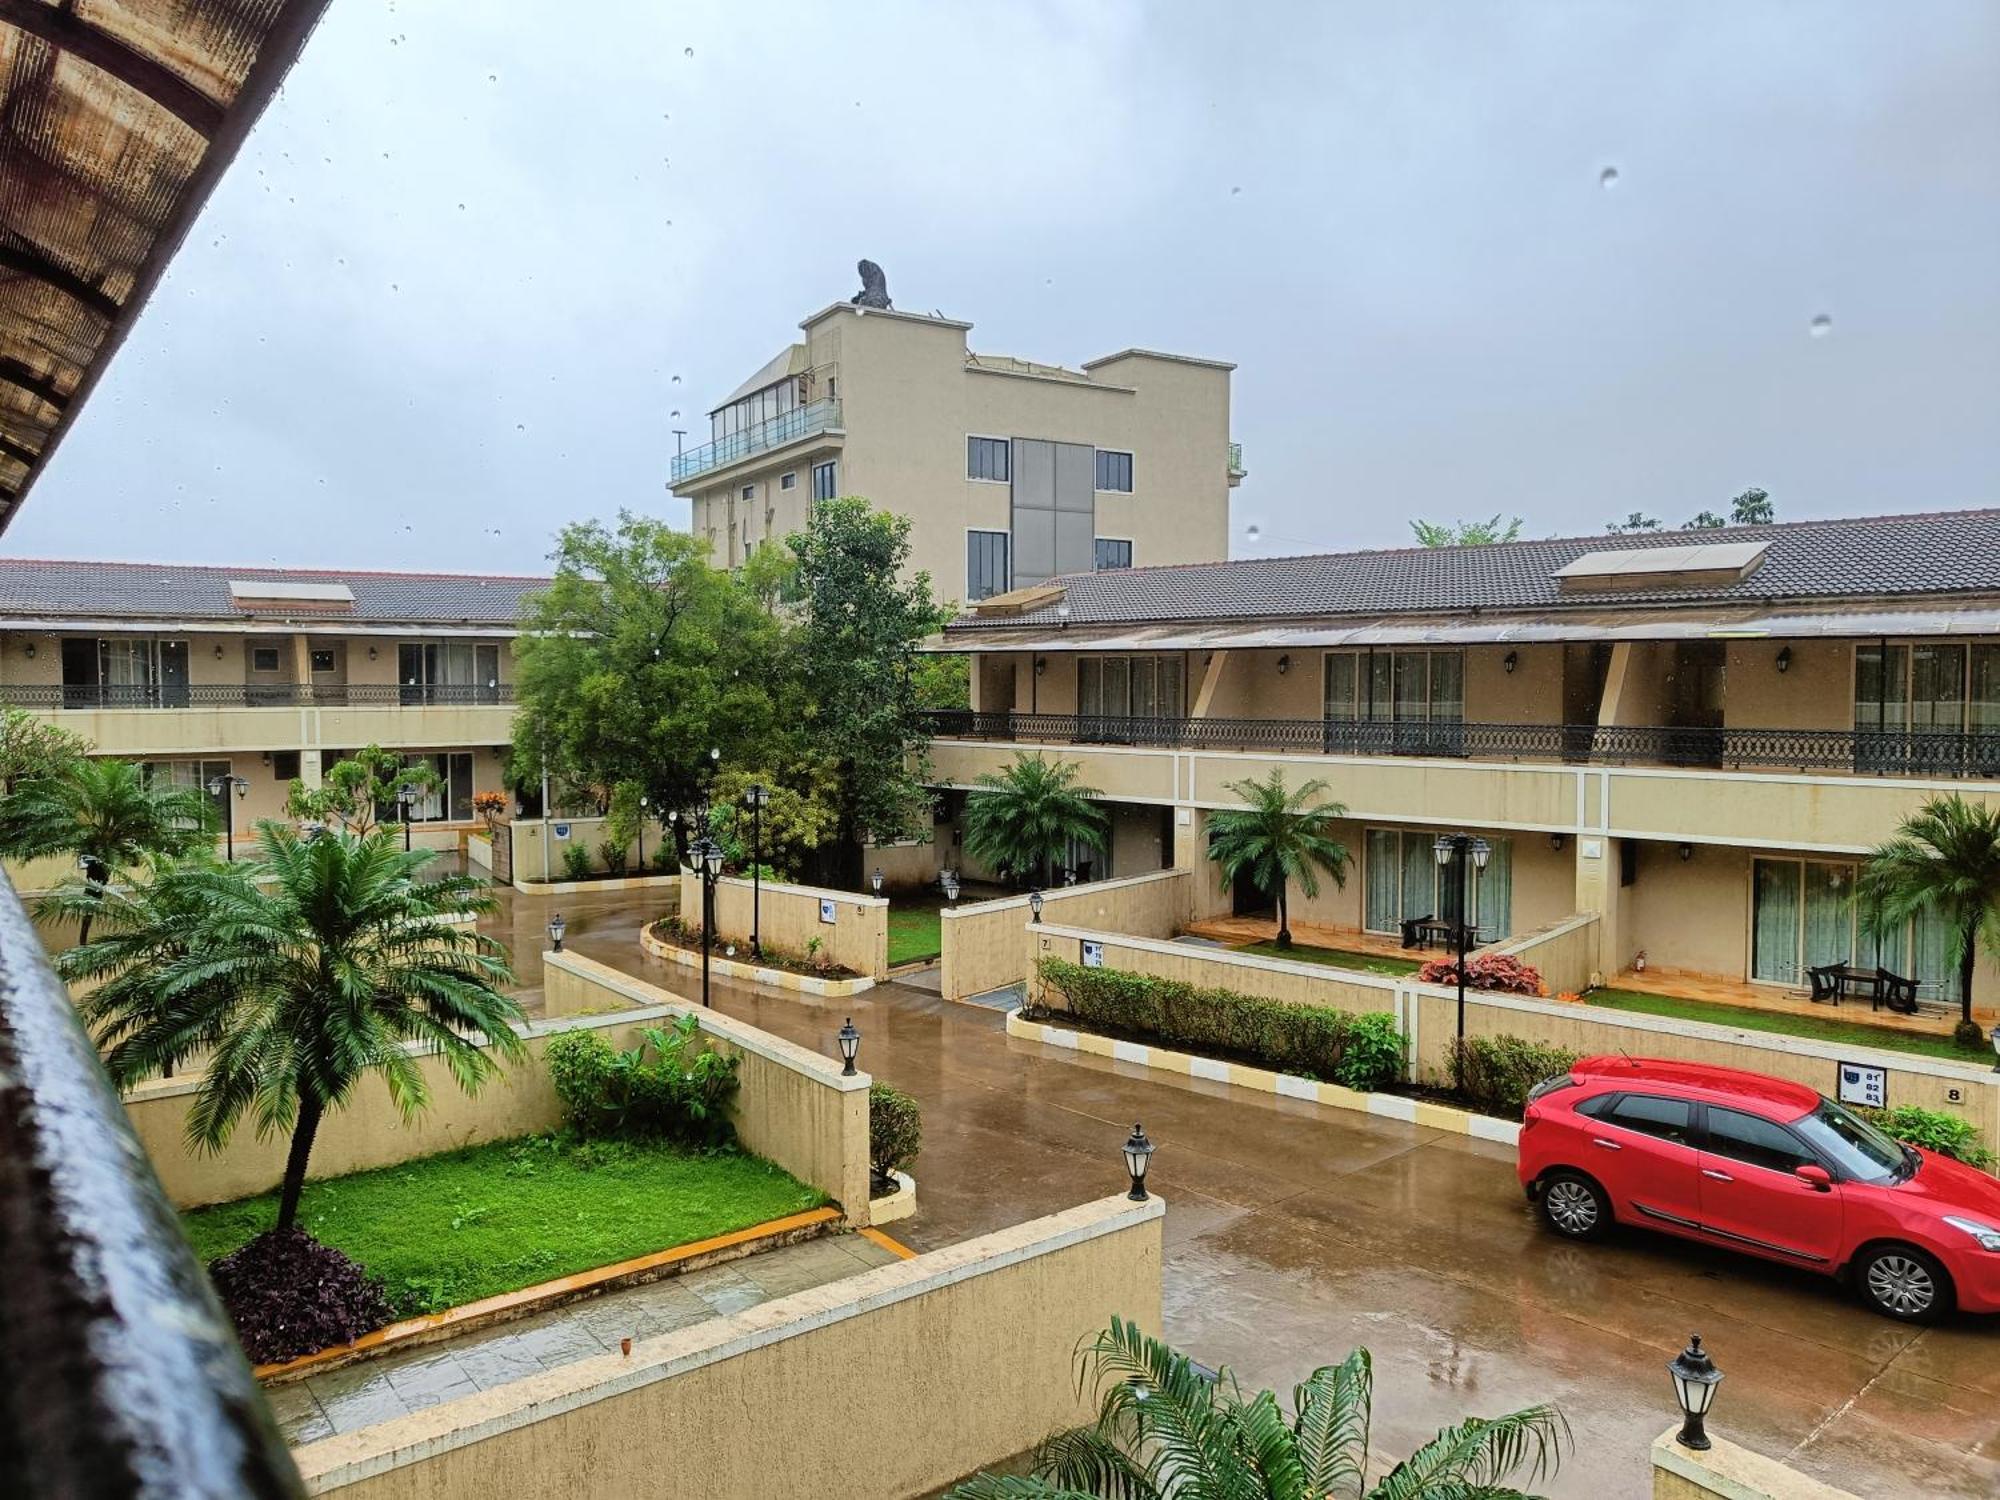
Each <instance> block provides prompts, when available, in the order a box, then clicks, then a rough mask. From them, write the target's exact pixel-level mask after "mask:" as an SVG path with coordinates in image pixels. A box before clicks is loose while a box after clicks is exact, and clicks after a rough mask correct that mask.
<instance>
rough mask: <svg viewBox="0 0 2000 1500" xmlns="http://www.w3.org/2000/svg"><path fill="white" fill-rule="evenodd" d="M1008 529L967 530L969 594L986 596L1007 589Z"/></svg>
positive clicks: (977, 597)
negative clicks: (1006, 530) (1005, 530)
mask: <svg viewBox="0 0 2000 1500" xmlns="http://www.w3.org/2000/svg"><path fill="white" fill-rule="evenodd" d="M1007 588H1008V578H1007V533H1006V532H1004V531H968V532H967V533H966V534H965V597H966V598H967V599H968V600H973V599H985V598H989V597H991V596H992V595H994V594H1004V593H1006V592H1007Z"/></svg>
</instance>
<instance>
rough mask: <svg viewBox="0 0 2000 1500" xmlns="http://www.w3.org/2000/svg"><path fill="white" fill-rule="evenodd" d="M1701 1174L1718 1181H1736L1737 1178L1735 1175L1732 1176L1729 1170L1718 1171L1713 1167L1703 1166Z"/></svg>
mask: <svg viewBox="0 0 2000 1500" xmlns="http://www.w3.org/2000/svg"><path fill="white" fill-rule="evenodd" d="M1701 1175H1702V1176H1704V1177H1713V1178H1714V1179H1715V1180H1716V1181H1717V1182H1734V1181H1735V1180H1736V1179H1735V1178H1734V1177H1731V1176H1730V1175H1729V1174H1728V1173H1727V1172H1718V1171H1716V1170H1715V1168H1713V1167H1703V1168H1702V1169H1701Z"/></svg>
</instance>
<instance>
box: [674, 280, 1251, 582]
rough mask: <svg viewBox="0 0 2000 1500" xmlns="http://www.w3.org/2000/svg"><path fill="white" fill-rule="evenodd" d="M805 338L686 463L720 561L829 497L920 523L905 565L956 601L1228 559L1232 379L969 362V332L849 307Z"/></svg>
mask: <svg viewBox="0 0 2000 1500" xmlns="http://www.w3.org/2000/svg"><path fill="white" fill-rule="evenodd" d="M799 326H800V327H801V328H802V329H803V330H804V332H805V337H804V339H803V340H802V341H800V342H798V343H795V344H793V345H791V346H790V347H788V348H786V349H785V350H784V351H782V352H781V353H780V354H779V355H778V356H777V357H776V358H775V359H773V360H772V361H771V362H770V363H769V364H767V365H765V366H764V367H763V368H762V369H761V370H758V371H757V372H756V373H755V374H754V375H752V376H750V378H749V379H747V380H745V381H744V382H743V383H742V384H741V385H740V386H738V387H737V388H736V389H735V390H734V391H732V392H731V393H730V394H729V396H728V397H727V398H726V399H725V400H723V402H722V403H721V404H720V405H719V406H717V407H716V408H715V410H714V411H712V412H711V413H710V417H709V420H710V433H709V438H710V441H708V442H707V443H705V444H703V445H702V446H700V447H698V448H691V449H688V450H687V451H685V452H682V453H679V454H676V455H675V457H674V461H673V470H672V472H673V490H674V493H675V494H677V495H680V496H683V497H685V498H687V499H688V500H690V501H691V502H692V503H693V507H694V516H693V524H694V530H695V534H696V535H697V536H703V537H706V538H707V540H708V544H709V548H710V552H711V555H712V557H713V558H714V560H715V562H716V563H717V564H718V565H721V566H734V565H735V564H737V563H740V562H741V561H743V559H744V558H745V557H746V556H748V555H749V553H750V551H751V550H752V549H754V548H755V547H757V546H758V545H760V544H761V543H763V542H766V541H771V540H775V539H777V538H780V537H783V536H785V535H786V534H787V533H789V532H792V531H797V530H799V529H801V528H802V527H803V526H804V524H805V520H806V515H807V507H808V506H809V505H810V504H811V503H812V502H813V501H815V500H823V499H829V498H831V497H833V496H835V495H861V496H864V497H865V498H867V499H868V500H869V501H870V502H871V503H872V504H874V505H875V506H876V507H877V508H879V509H882V510H887V511H893V512H895V513H896V514H898V515H903V516H907V517H909V518H910V521H911V522H912V527H911V541H912V549H911V566H912V567H913V568H919V569H923V570H924V571H926V572H928V573H929V574H930V576H931V583H932V587H933V589H934V590H935V591H936V593H937V594H938V596H939V597H940V598H945V599H959V600H965V601H971V600H976V599H983V598H986V597H988V596H989V595H992V594H997V593H1002V592H1005V591H1006V590H1007V589H1009V588H1012V587H1017V586H1019V585H1023V584H1028V583H1036V582H1039V581H1041V580H1042V579H1044V578H1048V577H1051V576H1053V575H1055V574H1058V573H1078V572H1089V571H1092V570H1094V569H1099V568H1125V567H1133V566H1141V565H1152V564H1160V563H1184V562H1213V561H1218V560H1220V559H1222V558H1223V557H1225V556H1227V554H1228V542H1229V491H1230V489H1231V488H1232V487H1234V486H1235V485H1236V484H1237V482H1238V481H1239V480H1240V479H1241V478H1242V477H1243V472H1244V471H1243V466H1242V455H1241V453H1240V451H1239V450H1238V448H1237V446H1236V445H1235V444H1233V443H1231V442H1230V440H1229V375H1230V371H1231V370H1232V369H1234V368H1235V367H1234V366H1233V365H1229V364H1225V363H1223V362H1221V361H1218V360H1211V359H1195V358H1191V357H1189V356H1186V355H1178V354H1157V353H1154V352H1152V351H1149V350H1144V349H1127V350H1124V351H1123V352H1121V353H1118V354H1111V355H1107V356H1105V357H1104V358H1103V359H1097V360H1092V361H1090V362H1089V363H1088V364H1086V365H1084V367H1083V368H1082V369H1080V370H1072V369H1067V368H1064V367H1062V366H1060V365H1046V364H1036V363H1032V362H1030V361H1028V360H1023V359H1015V358H1012V357H1010V356H1006V355H993V354H975V353H974V352H973V351H972V350H971V349H970V348H969V347H968V346H967V343H966V335H967V333H968V332H969V331H970V330H971V328H972V325H971V324H970V323H959V322H954V321H952V320H951V319H949V318H944V317H930V316H920V315H916V314H912V313H904V312H896V311H893V310H889V309H881V308H872V307H860V306H856V305H853V304H851V303H846V302H839V303H835V304H834V305H833V306H831V307H828V308H825V309H823V310H822V311H820V312H817V313H814V314H813V315H812V316H811V317H809V318H807V319H806V320H805V321H804V322H803V323H802V324H800V325H799Z"/></svg>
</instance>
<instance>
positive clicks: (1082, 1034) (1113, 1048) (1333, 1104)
mask: <svg viewBox="0 0 2000 1500" xmlns="http://www.w3.org/2000/svg"><path fill="white" fill-rule="evenodd" d="M1007 1035H1009V1036H1011V1037H1017V1038H1019V1039H1020V1040H1021V1041H1024V1042H1041V1043H1043V1044H1044V1045H1046V1046H1050V1047H1067V1048H1068V1049H1069V1050H1070V1051H1072V1052H1083V1053H1087V1054H1089V1055H1090V1056H1092V1057H1106V1058H1110V1059H1111V1060H1112V1061H1113V1062H1122V1063H1134V1064H1136V1065H1138V1066H1139V1067H1142V1068H1152V1069H1154V1070H1156V1071H1158V1072H1161V1073H1179V1074H1181V1075H1182V1076H1184V1077H1187V1078H1204V1079H1207V1080H1209V1081H1210V1082H1212V1083H1226V1084H1230V1085H1232V1086H1234V1087H1236V1088H1243V1089H1255V1090H1256V1091H1257V1092H1258V1093H1260V1094H1275V1095H1277V1096H1278V1097H1279V1098H1281V1099H1303V1100H1304V1101H1305V1102H1306V1103H1308V1104H1322V1105H1326V1106H1328V1107H1330V1108H1333V1109H1351V1110H1355V1111H1358V1112H1359V1113H1361V1114H1369V1115H1376V1116H1378V1117H1380V1118H1381V1119H1384V1120H1402V1121H1404V1122H1406V1123H1408V1124H1411V1125H1427V1126H1429V1127H1430V1128H1431V1129H1433V1130H1447V1131H1450V1132H1451V1133H1452V1134H1454V1135H1468V1136H1471V1137H1473V1138H1474V1139H1475V1140H1481V1141H1498V1142H1499V1143H1500V1144H1502V1145H1505V1146H1512V1145H1514V1144H1515V1143H1516V1142H1517V1141H1519V1140H1520V1138H1521V1127H1520V1126H1519V1125H1518V1124H1516V1123H1515V1122H1514V1121H1512V1120H1496V1119H1494V1118H1493V1117H1492V1116H1491V1115H1479V1114H1474V1113H1472V1112H1471V1111H1470V1110H1463V1109H1453V1108H1452V1107H1451V1106H1450V1105H1447V1104H1432V1103H1430V1102H1429V1101H1427V1100H1423V1099H1406V1098H1404V1097H1403V1096H1402V1095H1401V1094H1364V1093H1361V1092H1359V1091H1358V1090H1356V1089H1350V1088H1343V1087H1342V1086H1341V1085H1339V1084H1337V1083H1321V1082H1319V1081H1318V1080H1316V1079H1312V1078H1299V1077H1295V1076H1294V1075H1293V1074H1290V1073H1274V1072H1272V1071H1271V1070H1270V1069H1269V1068H1253V1067H1251V1066H1250V1065H1249V1064H1247V1063H1232V1062H1218V1061H1217V1060H1216V1059H1214V1058H1212V1057H1196V1056H1194V1055H1193V1054H1191V1053H1187V1052H1175V1051H1173V1050H1172V1049H1171V1048H1167V1047H1156V1046H1153V1045H1152V1044H1150V1043H1147V1042H1121V1041H1118V1040H1115V1039H1114V1038H1112V1037H1108V1036H1098V1035H1097V1034H1096V1033H1094V1032H1089V1031H1077V1030H1073V1029H1072V1028H1070V1027H1067V1026H1053V1025H1051V1024H1049V1023H1048V1022H1046V1021H1030V1020H1028V1019H1026V1018H1025V1017H1024V1016H1022V1014H1021V1012H1020V1011H1018V1010H1010V1011H1008V1012H1007Z"/></svg>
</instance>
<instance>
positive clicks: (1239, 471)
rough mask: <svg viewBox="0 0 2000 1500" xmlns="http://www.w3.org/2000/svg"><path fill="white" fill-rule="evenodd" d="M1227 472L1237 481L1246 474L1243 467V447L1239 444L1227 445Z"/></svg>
mask: <svg viewBox="0 0 2000 1500" xmlns="http://www.w3.org/2000/svg"><path fill="white" fill-rule="evenodd" d="M1229 472H1230V473H1231V474H1232V475H1235V476H1236V477H1237V478H1239V479H1240V478H1241V477H1242V476H1243V474H1244V473H1245V472H1246V471H1245V469H1244V467H1243V445H1242V444H1241V443H1231V444H1230V445H1229Z"/></svg>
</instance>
